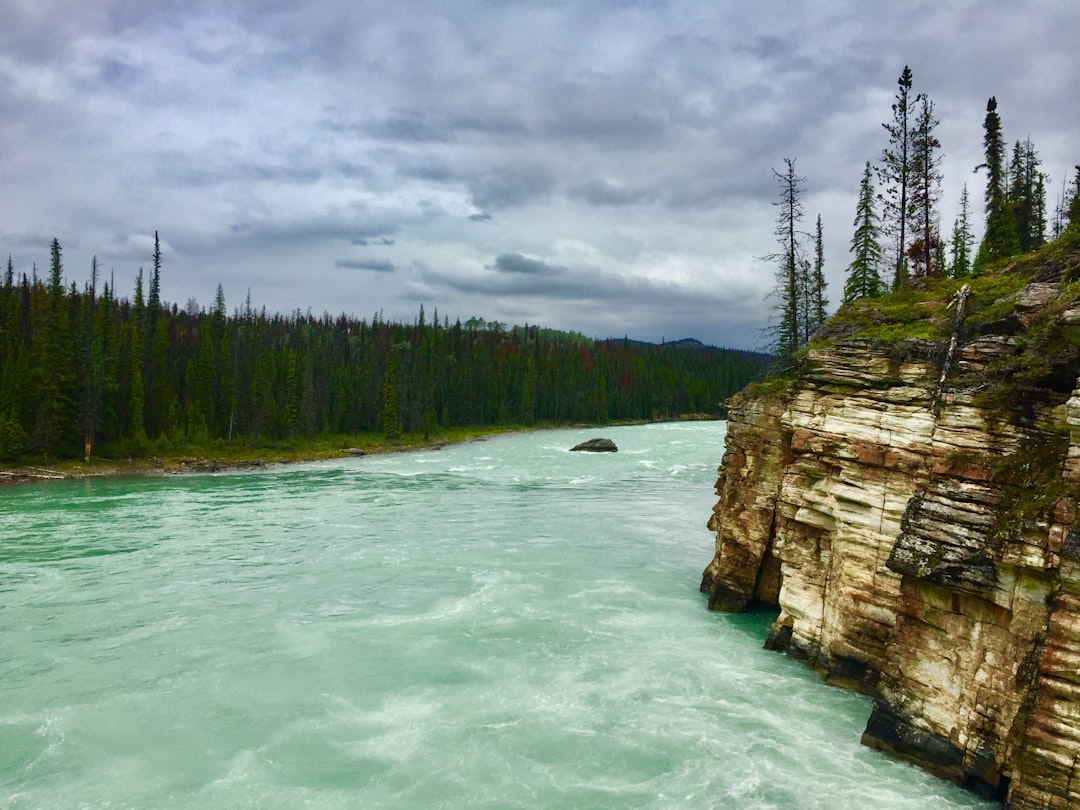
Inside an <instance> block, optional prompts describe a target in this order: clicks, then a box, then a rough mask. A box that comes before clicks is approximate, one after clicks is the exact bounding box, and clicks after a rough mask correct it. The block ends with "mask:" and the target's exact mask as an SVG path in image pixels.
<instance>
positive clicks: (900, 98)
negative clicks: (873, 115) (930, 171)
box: [878, 65, 912, 290]
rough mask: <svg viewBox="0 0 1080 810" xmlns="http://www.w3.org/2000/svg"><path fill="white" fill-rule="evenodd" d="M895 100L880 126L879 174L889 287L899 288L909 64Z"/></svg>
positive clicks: (908, 147) (904, 240) (903, 271)
mask: <svg viewBox="0 0 1080 810" xmlns="http://www.w3.org/2000/svg"><path fill="white" fill-rule="evenodd" d="M897 85H898V89H897V91H896V101H894V102H893V105H892V113H893V117H892V120H891V121H888V122H885V123H883V124H882V126H883V127H884V128H885V131H886V132H887V133H889V143H888V145H887V146H886V147H885V148H884V149H883V150H882V153H881V165H880V166H879V167H878V177H879V179H880V180H881V185H882V188H883V192H882V197H881V199H882V201H883V203H884V211H883V217H884V222H885V224H886V228H887V231H888V233H890V234H891V235H892V236H893V238H894V243H893V249H894V250H895V254H896V264H895V267H894V269H893V278H892V287H893V289H894V290H895V289H899V288H900V287H901V286H903V285H904V284H905V283H906V282H907V277H908V268H907V250H908V233H907V222H908V217H909V216H910V213H911V211H910V200H909V193H910V189H911V173H912V161H911V159H912V128H911V125H910V122H909V119H910V114H911V108H910V107H911V85H912V76H911V68H910V67H908V66H907V65H905V66H904V70H903V71H902V72H901V73H900V78H899V79H897Z"/></svg>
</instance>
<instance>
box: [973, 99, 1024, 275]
mask: <svg viewBox="0 0 1080 810" xmlns="http://www.w3.org/2000/svg"><path fill="white" fill-rule="evenodd" d="M983 151H984V153H985V155H986V162H985V163H981V164H979V165H978V166H976V167H975V168H976V170H978V169H986V195H985V206H986V232H985V233H984V234H983V239H982V242H981V243H980V244H979V252H978V253H977V254H976V255H975V262H974V264H973V266H972V272H974V273H978V272H980V271H981V270H982V269H983V268H985V267H986V266H987V265H988V264H990V263H992V262H996V261H1001V260H1002V259H1007V258H1008V257H1009V256H1014V255H1016V254H1017V253H1019V252H1020V240H1019V239H1018V238H1017V236H1016V224H1015V222H1014V221H1013V217H1012V213H1011V212H1010V211H1009V207H1008V201H1007V197H1006V193H1005V192H1006V190H1005V179H1006V178H1005V139H1004V136H1003V135H1002V133H1001V116H1000V115H998V111H997V99H996V98H995V97H994V96H991V97H990V100H989V101H987V102H986V118H985V119H984V121H983Z"/></svg>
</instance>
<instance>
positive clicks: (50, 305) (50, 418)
mask: <svg viewBox="0 0 1080 810" xmlns="http://www.w3.org/2000/svg"><path fill="white" fill-rule="evenodd" d="M50 254H51V256H50V266H49V283H48V286H47V287H46V293H47V295H46V299H45V313H44V314H45V322H44V334H43V335H42V340H41V342H40V344H39V352H38V354H37V363H38V394H39V403H38V416H37V428H38V430H37V434H38V442H39V445H40V447H41V449H42V451H43V452H44V454H45V457H46V459H47V458H48V455H49V453H50V452H51V451H54V450H56V449H57V448H58V447H59V446H60V445H61V443H62V442H63V440H64V438H65V435H66V434H67V433H68V431H69V429H70V427H71V421H70V419H71V410H72V408H71V406H72V401H73V397H72V384H73V382H74V378H75V374H74V369H73V367H72V359H73V353H72V345H71V322H70V315H69V307H68V300H67V296H66V291H65V289H64V281H63V273H64V266H63V263H62V261H61V248H60V240H59V239H53V240H52V244H51V245H50Z"/></svg>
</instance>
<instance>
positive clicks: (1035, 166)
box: [1009, 138, 1046, 252]
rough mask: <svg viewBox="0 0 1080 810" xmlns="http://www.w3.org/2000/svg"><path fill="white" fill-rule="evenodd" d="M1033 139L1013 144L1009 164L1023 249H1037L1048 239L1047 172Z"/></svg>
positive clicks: (1011, 193)
mask: <svg viewBox="0 0 1080 810" xmlns="http://www.w3.org/2000/svg"><path fill="white" fill-rule="evenodd" d="M1041 164H1042V161H1041V160H1040V159H1039V153H1038V152H1036V151H1035V146H1034V145H1033V144H1032V143H1031V138H1027V139H1025V140H1024V142H1023V143H1021V142H1020V141H1017V142H1016V144H1015V145H1014V146H1013V157H1012V161H1011V162H1010V164H1009V208H1010V210H1011V211H1012V216H1013V226H1014V227H1015V229H1016V237H1017V239H1019V240H1020V250H1021V251H1022V252H1027V251H1031V250H1035V249H1036V248H1038V247H1040V246H1041V245H1042V244H1043V243H1044V242H1045V241H1046V185H1045V175H1044V174H1043V173H1042V172H1041V171H1039V166H1040V165H1041Z"/></svg>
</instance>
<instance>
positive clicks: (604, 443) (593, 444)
mask: <svg viewBox="0 0 1080 810" xmlns="http://www.w3.org/2000/svg"><path fill="white" fill-rule="evenodd" d="M577 450H584V451H585V452H587V453H617V452H618V450H619V448H618V447H616V446H615V442H613V441H612V440H611V439H589V440H588V441H587V442H582V443H581V444H579V445H577V446H575V447H571V448H570V452H571V453H573V452H575V451H577Z"/></svg>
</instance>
